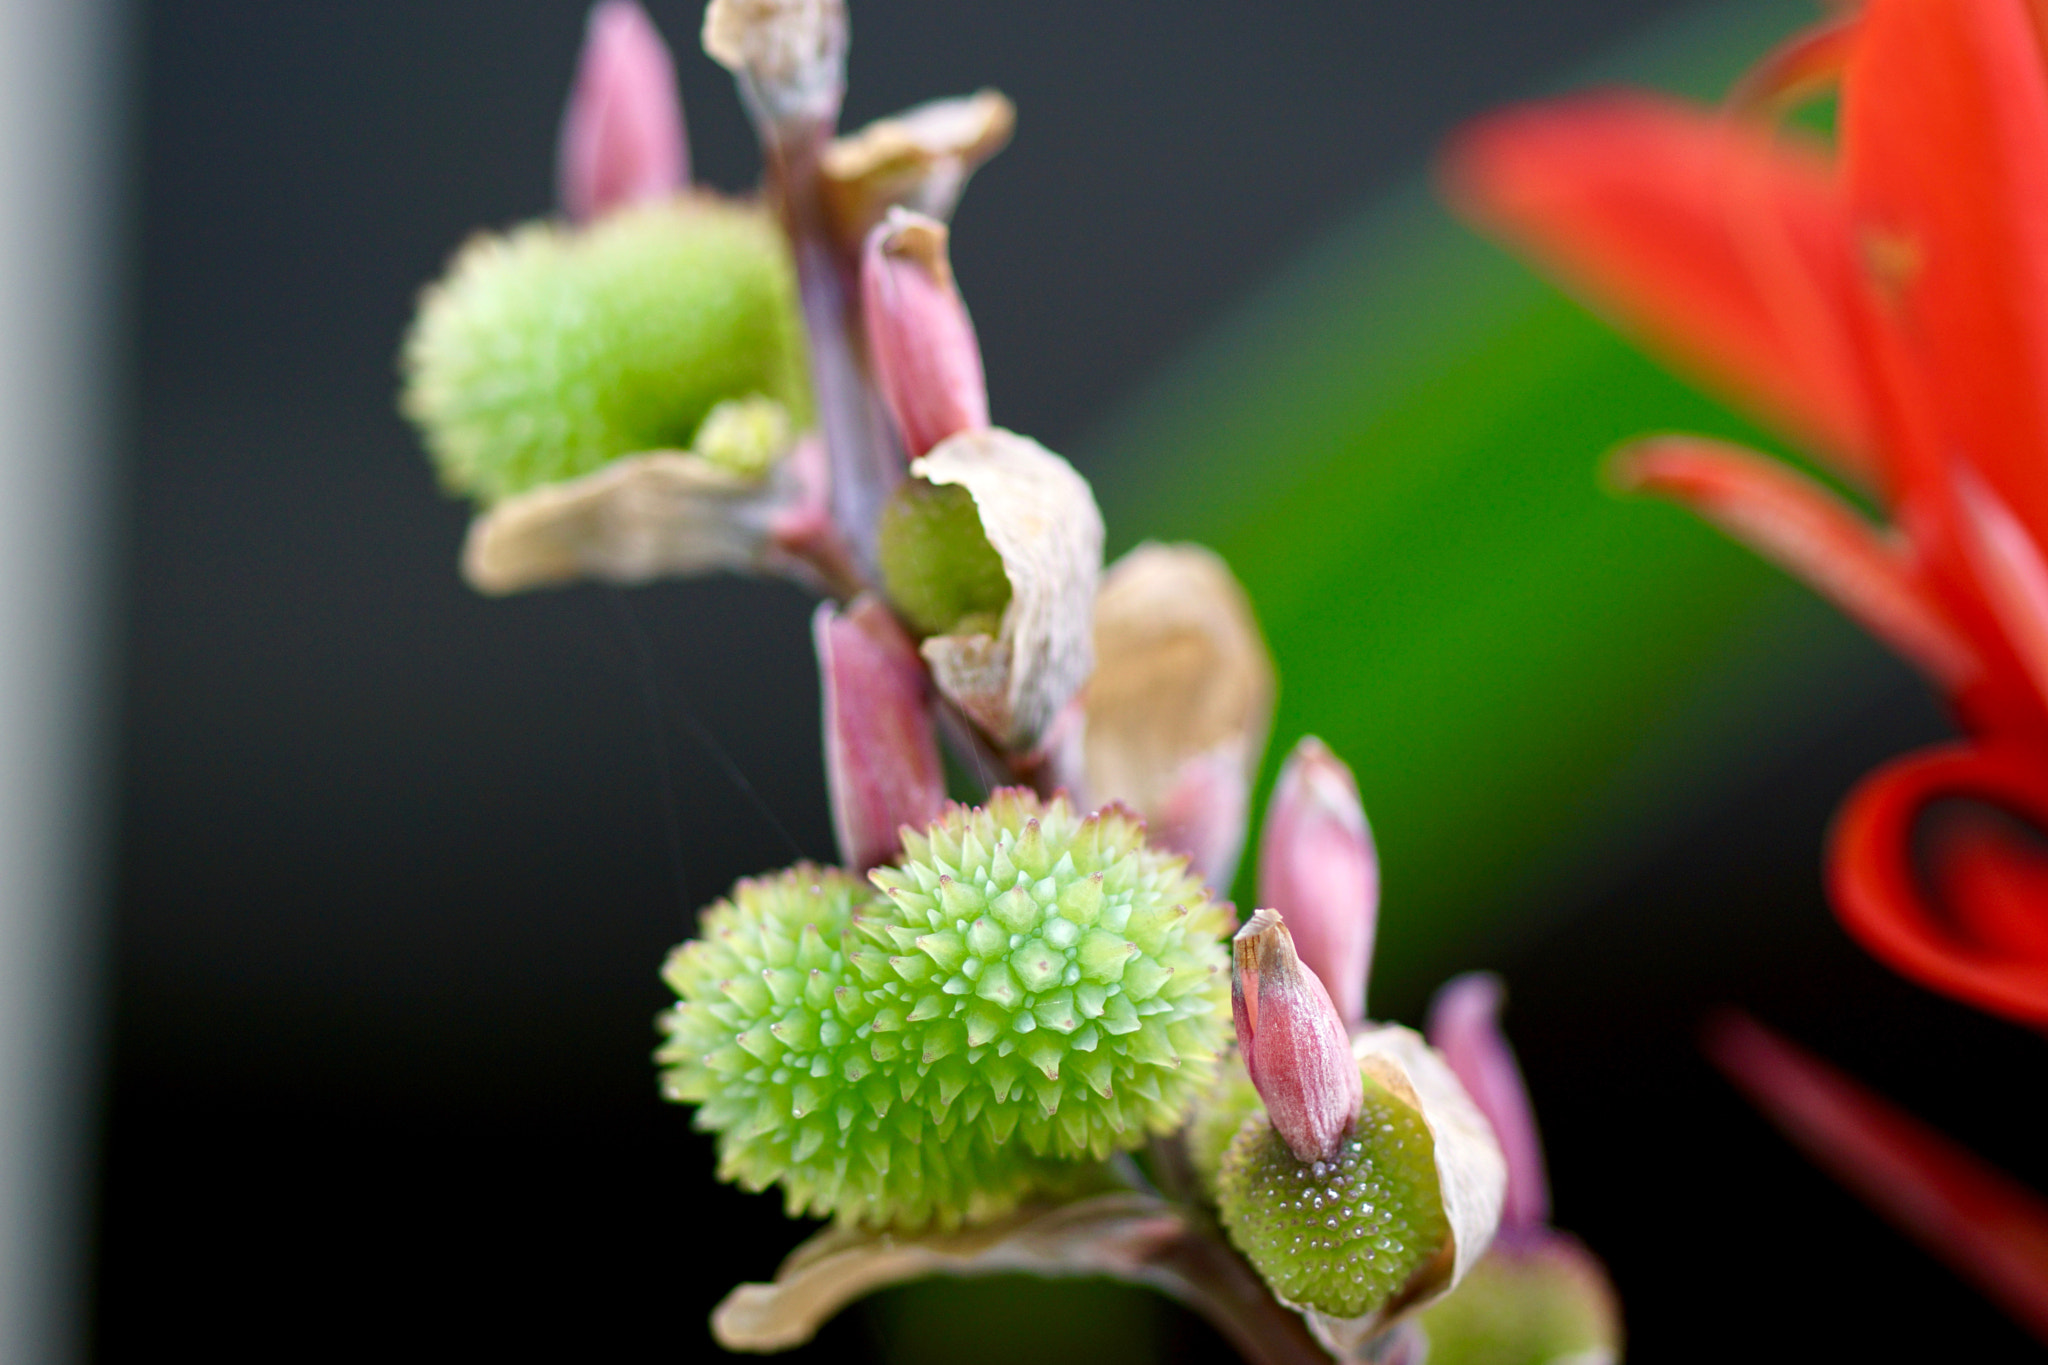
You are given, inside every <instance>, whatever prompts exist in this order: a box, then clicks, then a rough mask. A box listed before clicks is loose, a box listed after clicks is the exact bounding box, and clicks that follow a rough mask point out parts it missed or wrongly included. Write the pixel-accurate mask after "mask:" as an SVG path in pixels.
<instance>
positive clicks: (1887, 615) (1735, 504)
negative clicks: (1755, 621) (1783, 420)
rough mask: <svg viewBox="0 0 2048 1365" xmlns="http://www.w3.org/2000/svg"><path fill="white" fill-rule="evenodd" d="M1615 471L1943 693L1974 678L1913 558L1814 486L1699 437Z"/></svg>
mask: <svg viewBox="0 0 2048 1365" xmlns="http://www.w3.org/2000/svg"><path fill="white" fill-rule="evenodd" d="M1612 472H1613V477H1614V479H1615V481H1616V482H1617V483H1618V484H1619V485H1620V486H1622V487H1623V488H1626V489H1629V490H1631V491H1639V492H1646V493H1655V494H1658V495H1659V496H1662V497H1667V498H1670V499H1671V500H1672V501H1674V502H1678V503H1682V504H1684V505H1685V506H1686V507H1689V508H1691V509H1692V510H1693V511H1695V512H1697V513H1699V514H1700V515H1701V516H1703V517H1705V518H1706V519H1707V520H1708V521H1711V522H1713V523H1714V524H1715V525H1716V526H1718V527H1720V528H1721V529H1722V530H1723V531H1726V532H1727V533H1728V534H1729V535H1731V536H1733V537H1735V539H1737V540H1739V541H1741V542H1742V543H1743V544H1745V545H1748V546H1749V547H1750V548H1751V549H1753V550H1755V551H1756V552H1757V553H1758V554H1761V555H1762V556H1763V557H1764V558H1766V559H1768V560H1770V561H1772V562H1773V563H1775V564H1777V565H1779V566H1780V567H1781V568H1784V569H1786V570H1787V571H1789V572H1790V573H1792V574H1794V575H1796V576H1797V577H1799V578H1801V579H1803V580H1805V581H1806V582H1807V583H1808V584H1809V585H1811V586H1812V587H1813V588H1814V590H1815V591H1817V592H1819V593H1820V594H1821V595H1822V596H1823V597H1826V598H1827V599H1828V600H1829V601H1831V602H1833V603H1834V604H1835V605H1836V606H1838V607H1840V608H1841V609H1842V610H1843V611H1846V612H1848V613H1849V615H1851V616H1853V617H1854V618H1856V620H1857V621H1858V622H1860V623H1861V624H1862V625H1863V626H1864V627H1865V628H1866V629H1867V630H1869V631H1870V632H1871V633H1872V634H1873V635H1875V636H1877V637H1878V638H1879V639H1880V640H1883V641H1884V642H1885V643H1886V644H1888V645H1890V646H1891V647H1892V648H1893V649H1895V650H1897V651H1898V652H1899V653H1900V654H1902V655H1904V656H1905V657H1906V658H1907V659H1909V660H1911V661H1912V662H1913V663H1914V664H1915V665H1917V666H1918V667H1920V668H1921V669H1923V670H1925V671H1926V672H1927V673H1928V675H1929V676H1931V677H1932V678H1933V679H1934V680H1935V681H1936V682H1938V683H1940V684H1941V685H1942V686H1943V687H1944V688H1947V689H1949V690H1951V691H1953V690H1955V689H1957V688H1959V687H1961V686H1963V685H1964V684H1966V683H1967V682H1969V680H1970V679H1971V678H1972V677H1974V676H1975V675H1976V673H1977V671H1978V666H1979V665H1978V661H1977V657H1976V653H1975V651H1974V650H1973V649H1972V648H1971V647H1970V644H1969V641H1968V639H1967V638H1966V637H1965V636H1964V635H1963V633H1962V632H1961V630H1960V629H1958V628H1957V626H1956V625H1955V624H1954V622H1953V621H1951V620H1950V618H1949V616H1948V613H1947V612H1946V610H1945V609H1944V608H1943V607H1942V605H1941V603H1940V601H1939V599H1938V598H1936V597H1935V595H1934V594H1933V593H1932V592H1930V591H1929V590H1928V588H1927V586H1926V584H1925V583H1924V582H1923V581H1922V580H1921V577H1920V575H1919V572H1918V570H1917V569H1916V567H1915V564H1914V561H1913V559H1912V557H1911V556H1910V554H1909V553H1908V552H1907V551H1906V550H1905V549H1904V548H1903V547H1902V546H1901V545H1900V544H1899V543H1898V542H1897V541H1895V540H1894V539H1893V538H1892V537H1890V536H1889V535H1887V534H1886V533H1885V532H1883V531H1881V530H1879V529H1878V528H1877V527H1875V526H1872V525H1871V524H1870V523H1869V522H1868V521H1866V520H1864V518H1863V517H1861V516H1860V515H1858V514H1857V513H1856V512H1855V511H1854V510H1853V509H1852V508H1850V507H1849V506H1848V504H1846V503H1844V502H1843V501H1842V500H1841V499H1840V498H1838V497H1836V496H1835V495H1834V494H1832V493H1830V492H1828V491H1827V490H1826V489H1825V488H1823V487H1821V486H1820V485H1819V484H1817V483H1815V482H1814V481H1813V480H1811V479H1809V478H1807V477H1805V476H1804V475H1802V474H1799V473H1797V472H1796V471H1794V470H1792V469H1790V468H1788V467H1787V466H1785V465H1783V464H1780V463H1778V462H1777V461H1775V460H1771V459H1768V458H1766V457H1764V456H1761V455H1757V454H1754V453H1752V452H1750V451H1746V450H1743V449H1741V448H1739V447H1736V446H1731V445H1727V444H1725V443H1723V442H1720V441H1711V440H1707V439H1706V438H1704V437H1691V436H1672V437H1661V438H1658V439H1656V440H1652V441H1644V442H1641V443H1640V444H1638V445H1635V446H1632V447H1630V448H1629V449H1627V450H1625V451H1623V452H1622V453H1621V455H1620V456H1619V457H1617V458H1616V459H1615V461H1614V462H1613V465H1612Z"/></svg>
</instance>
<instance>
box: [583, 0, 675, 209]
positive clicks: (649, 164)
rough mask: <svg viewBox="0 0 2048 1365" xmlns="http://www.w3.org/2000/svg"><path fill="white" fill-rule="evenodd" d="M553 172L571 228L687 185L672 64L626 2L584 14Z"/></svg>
mask: <svg viewBox="0 0 2048 1365" xmlns="http://www.w3.org/2000/svg"><path fill="white" fill-rule="evenodd" d="M556 174H557V176H558V178H559V181H560V184H559V187H558V188H559V192H560V194H561V199H562V209H563V211H564V212H566V213H567V214H568V215H569V217H570V218H571V219H573V220H574V221H576V222H579V223H583V222H588V221H589V220H591V219H592V218H595V217H597V216H598V215H600V214H603V213H606V212H608V211H609V210H611V209H615V208H618V207H620V206H621V205H625V204H632V203H638V202H639V201H640V200H643V199H659V198H661V197H662V196H664V195H669V194H674V193H675V192H676V191H677V190H679V189H681V188H682V187H683V186H685V185H687V184H688V183H689V181H690V148H689V143H688V141H687V139H686V137H685V134H684V132H683V102H682V99H681V97H680V96H678V95H677V94H676V69H675V62H674V61H673V60H672V59H671V58H670V56H669V51H668V46H667V45H666V44H665V43H663V42H662V41H661V35H660V34H659V33H657V32H655V29H654V23H653V21H652V20H650V19H649V18H648V17H647V11H645V10H643V9H641V8H640V6H639V5H638V4H636V3H634V0H603V3H602V4H599V5H598V6H596V7H595V8H594V9H592V10H591V11H590V23H589V26H588V27H587V28H586V30H585V33H584V39H583V56H582V59H581V60H580V61H579V62H578V63H577V67H576V84H575V86H574V87H573V88H572V89H571V90H570V92H569V108H568V111H567V112H566V113H564V114H563V116H562V140H561V148H560V151H559V152H558V154H557V165H556Z"/></svg>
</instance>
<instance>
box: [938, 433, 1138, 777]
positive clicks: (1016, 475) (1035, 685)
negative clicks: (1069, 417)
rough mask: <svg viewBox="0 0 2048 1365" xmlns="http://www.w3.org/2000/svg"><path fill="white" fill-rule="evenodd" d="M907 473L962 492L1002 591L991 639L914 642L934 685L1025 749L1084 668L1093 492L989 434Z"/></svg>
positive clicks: (1094, 560) (1094, 540)
mask: <svg viewBox="0 0 2048 1365" xmlns="http://www.w3.org/2000/svg"><path fill="white" fill-rule="evenodd" d="M910 472H911V473H912V474H913V475H916V476H918V477H921V478H924V479H926V480H929V481H930V482H932V483H934V484H940V485H946V484H953V485H958V486H959V487H962V488H965V489H966V490H967V491H968V493H969V494H970V495H971V496H972V497H973V498H974V504H975V509H976V511H977V512H978V514H979V515H980V517H981V525H982V530H983V531H984V532H985V533H986V534H987V536H988V542H989V544H990V545H991V546H993V547H994V548H995V551H996V553H997V554H998V555H999V556H1000V557H1001V558H1002V561H1003V574H1004V576H1005V577H1006V578H1008V579H1009V581H1010V589H1011V596H1010V604H1009V606H1008V607H1006V608H1005V609H1004V611H1003V618H1002V623H1001V626H1000V628H999V629H998V631H997V633H996V634H995V635H985V634H970V635H935V636H933V637H931V638H930V639H928V640H926V641H925V642H924V646H923V651H924V657H925V661H926V662H927V663H929V664H930V665H931V669H932V677H933V680H934V681H935V682H936V683H937V684H938V688H939V691H940V692H941V693H943V694H944V695H945V696H946V697H948V698H949V699H951V700H952V701H953V702H954V703H955V704H956V705H958V706H959V707H960V709H961V710H962V711H964V712H965V713H966V714H967V715H968V717H969V718H971V719H972V720H973V721H974V722H975V723H976V724H977V725H979V726H980V727H981V728H982V729H983V730H985V731H987V732H988V734H989V735H990V737H991V738H993V739H995V740H996V742H997V743H999V744H1001V745H1002V746H1004V747H1005V748H1008V749H1012V750H1016V751H1020V752H1024V751H1029V750H1030V749H1032V748H1033V747H1035V746H1036V745H1037V743H1038V741H1039V739H1040V738H1041V736H1042V735H1043V734H1044V732H1045V730H1046V728H1047V727H1048V726H1049V725H1050V724H1051V723H1052V720H1053V718H1054V717H1055V716H1056V715H1057V714H1058V713H1059V711H1060V708H1062V707H1063V706H1065V705H1066V704H1067V701H1068V700H1069V699H1070V698H1071V697H1073V695H1074V694H1075V692H1076V691H1078V690H1079V688H1080V686H1081V684H1082V683H1083V682H1084V681H1086V680H1087V677H1088V674H1089V671H1090V670H1091V669H1092V668H1093V666H1094V642H1093V632H1092V628H1091V621H1092V613H1093V608H1094V603H1095V590H1096V585H1097V583H1098V582H1099V580H1100V578H1101V574H1102V539H1103V531H1102V513H1101V512H1100V511H1098V510H1097V509H1096V506H1095V495H1094V493H1093V491H1091V490H1090V489H1089V487H1088V481H1087V480H1086V479H1084V478H1082V477H1081V476H1080V475H1079V474H1077V473H1075V472H1074V468H1073V466H1072V465H1069V464H1068V463H1067V462H1066V461H1065V460H1063V459H1061V458H1060V457H1059V456H1057V455H1055V454H1053V453H1052V452H1051V451H1049V450H1047V449H1046V448H1045V447H1044V446H1041V445H1039V444H1038V443H1037V442H1036V441H1033V440H1030V439H1028V438H1026V437H1023V436H1018V435H1016V434H1014V433H1012V432H1008V431H1004V430H1002V429H1001V428H999V427H994V428H990V429H988V430H986V431H966V432H962V433H960V434H959V435H957V436H953V437H950V438H948V439H947V440H945V441H943V442H941V443H940V444H938V445H937V446H934V447H933V448H932V450H931V451H930V453H929V454H927V455H926V456H925V457H924V458H923V459H921V460H918V461H917V462H916V463H914V464H913V465H912V466H911V470H910Z"/></svg>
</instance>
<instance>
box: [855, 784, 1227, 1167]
mask: <svg viewBox="0 0 2048 1365" xmlns="http://www.w3.org/2000/svg"><path fill="white" fill-rule="evenodd" d="M1144 830H1145V827H1144V824H1143V823H1142V822H1141V821H1139V820H1137V819H1136V818H1134V817H1132V816H1130V815H1127V814H1126V813H1124V812H1123V811H1122V810H1121V809H1120V808H1118V807H1110V808H1108V809H1106V810H1104V811H1101V812H1098V813H1097V814H1094V815H1090V816H1088V817H1087V818H1085V819H1083V818H1082V817H1081V816H1079V815H1078V814H1077V813H1076V812H1075V811H1074V809H1073V807H1072V806H1070V805H1069V804H1068V803H1067V801H1066V798H1065V797H1057V798H1055V799H1054V800H1052V801H1051V802H1049V803H1041V802H1040V801H1039V800H1038V799H1037V798H1036V797H1035V796H1033V795H1031V794H1030V793H1029V792H1025V791H1019V790H1003V791H998V792H996V793H994V794H993V795H992V796H991V797H990V798H989V804H988V806H987V808H986V809H969V808H967V807H962V806H954V807H951V808H950V809H949V810H948V811H947V813H946V815H945V816H943V817H942V818H941V819H939V820H937V821H935V822H933V824H932V825H931V827H930V828H929V829H928V830H927V831H926V832H924V833H923V834H918V833H915V832H909V831H906V835H905V840H904V854H903V857H902V859H901V860H900V862H899V864H898V865H897V866H895V867H883V868H877V869H875V871H874V872H873V873H871V874H870V878H871V880H873V882H874V883H875V885H876V886H878V887H880V888H881V889H882V891H883V893H884V894H885V896H886V899H885V900H883V901H882V902H881V903H880V904H878V905H877V906H876V907H874V908H873V909H870V910H865V911H863V912H862V913H861V915H860V916H859V917H858V918H857V919H856V920H855V921H854V927H855V929H856V930H857V931H858V933H859V934H860V935H861V937H862V938H863V939H865V940H866V944H865V946H864V947H863V948H861V949H860V950H859V951H857V952H855V953H853V954H852V955H851V958H850V961H851V962H852V965H853V966H854V968H855V970H856V971H858V972H859V973H860V975H861V978H862V980H863V981H864V982H865V983H866V986H867V990H866V993H865V999H866V1007H867V1008H869V1009H871V1010H872V1011H873V1012H872V1014H870V1015H869V1016H868V1017H867V1019H866V1021H865V1022H866V1024H867V1026H868V1027H870V1028H872V1029H873V1031H874V1034H875V1037H876V1039H877V1054H878V1056H879V1055H880V1053H881V1052H882V1051H883V1050H884V1049H886V1048H888V1047H892V1046H893V1047H897V1048H900V1049H901V1055H900V1058H899V1059H898V1060H897V1061H896V1063H895V1064H896V1065H897V1066H899V1067H908V1068H911V1069H914V1070H915V1072H916V1074H917V1075H918V1076H920V1077H922V1078H924V1080H925V1083H926V1084H927V1085H928V1086H930V1087H934V1088H936V1090H937V1092H938V1095H939V1096H941V1097H951V1098H952V1099H957V1101H958V1103H959V1104H960V1105H961V1106H963V1107H964V1108H965V1110H966V1112H967V1114H968V1116H969V1119H970V1121H971V1122H973V1123H975V1124H976V1125H977V1126H978V1127H979V1129H980V1131H981V1132H983V1133H984V1134H986V1135H987V1136H988V1138H989V1139H990V1140H991V1141H993V1142H995V1143H997V1144H998V1145H999V1146H1003V1147H1011V1146H1021V1147H1022V1148H1024V1149H1026V1150H1028V1151H1030V1152H1033V1153H1036V1154H1039V1155H1043V1156H1051V1157H1059V1158H1066V1159H1079V1158H1084V1157H1086V1158H1096V1159H1100V1158H1102V1157H1106V1156H1108V1155H1109V1154H1110V1153H1112V1152H1114V1151H1117V1150H1120V1149H1126V1148H1131V1147H1136V1146H1138V1145H1139V1144H1141V1143H1142V1142H1143V1141H1144V1140H1145V1136H1146V1135H1147V1134H1148V1133H1164V1132H1171V1131H1172V1130H1174V1129H1175V1128H1178V1127H1179V1126H1180V1125H1181V1124H1182V1123H1183V1122H1185V1121H1186V1118H1187V1114H1188V1110H1189V1108H1190V1106H1191V1105H1192V1104H1193V1102H1194V1100H1195V1097H1196V1096H1198V1095H1199V1094H1201V1093H1202V1091H1203V1090H1204V1089H1206V1088H1207V1086H1208V1085H1209V1084H1210V1082H1211V1079H1212V1078H1213V1076H1214V1074H1215V1063H1216V1058H1217V1055H1218V1054H1219V1053H1220V1052H1221V1050H1222V1046H1223V1042H1224V1039H1225V1037H1226V1036H1227V1034H1228V1033H1229V1030H1230V977H1229V950H1228V946H1227V943H1228V938H1229V935H1230V934H1231V932H1232V931H1233V930H1234V929H1235V928H1236V927H1237V926H1236V916H1235V915H1234V914H1233V913H1232V911H1231V909H1230V907H1229V906H1227V905H1219V904H1217V903H1216V902H1214V901H1212V900H1210V899H1209V896H1208V892H1207V890H1206V888H1204V887H1203V885H1202V883H1201V882H1200V881H1199V880H1198V879H1197V878H1195V877H1194V876H1192V875H1190V874H1189V872H1188V869H1187V860H1186V859H1185V858H1182V857H1180V856H1179V855H1177V854H1170V853H1166V852H1163V851H1161V850H1158V849H1154V848H1150V847H1148V846H1147V845H1146V843H1145V840H1144Z"/></svg>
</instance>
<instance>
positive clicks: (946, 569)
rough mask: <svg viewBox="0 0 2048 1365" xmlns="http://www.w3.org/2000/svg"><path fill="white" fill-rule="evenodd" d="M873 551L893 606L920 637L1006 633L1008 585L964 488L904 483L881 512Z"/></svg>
mask: <svg viewBox="0 0 2048 1365" xmlns="http://www.w3.org/2000/svg"><path fill="white" fill-rule="evenodd" d="M875 553H876V557H877V558H878V559H879V560H880V568H881V571H882V584H883V587H884V588H885V589H886V590H887V591H888V594H889V601H890V603H891V605H893V606H894V607H895V608H896V613H897V615H899V616H901V617H902V618H903V619H904V620H905V621H907V622H909V623H910V625H911V627H912V628H913V629H915V630H916V631H917V633H918V634H920V635H972V634H980V635H994V634H995V633H996V632H997V630H999V629H1000V628H1001V626H1002V618H1003V609H1004V608H1005V607H1007V606H1009V605H1010V580H1009V578H1008V577H1006V576H1005V575H1004V573H1003V560H1002V556H1001V555H998V554H997V553H996V549H995V546H993V545H991V544H989V543H988V535H987V534H986V533H985V532H984V531H983V530H982V529H981V513H980V512H979V511H977V510H976V509H975V506H974V498H973V496H972V495H970V494H969V493H968V491H967V490H966V489H964V488H962V487H960V486H959V485H957V484H936V485H935V484H930V483H927V482H925V481H924V480H923V479H905V480H904V481H903V484H902V486H901V487H899V488H898V489H897V490H896V493H895V495H894V496H892V497H891V498H890V499H889V502H888V504H887V506H885V507H884V508H883V509H882V522H881V526H880V527H879V529H878V532H877V541H876V547H875Z"/></svg>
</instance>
